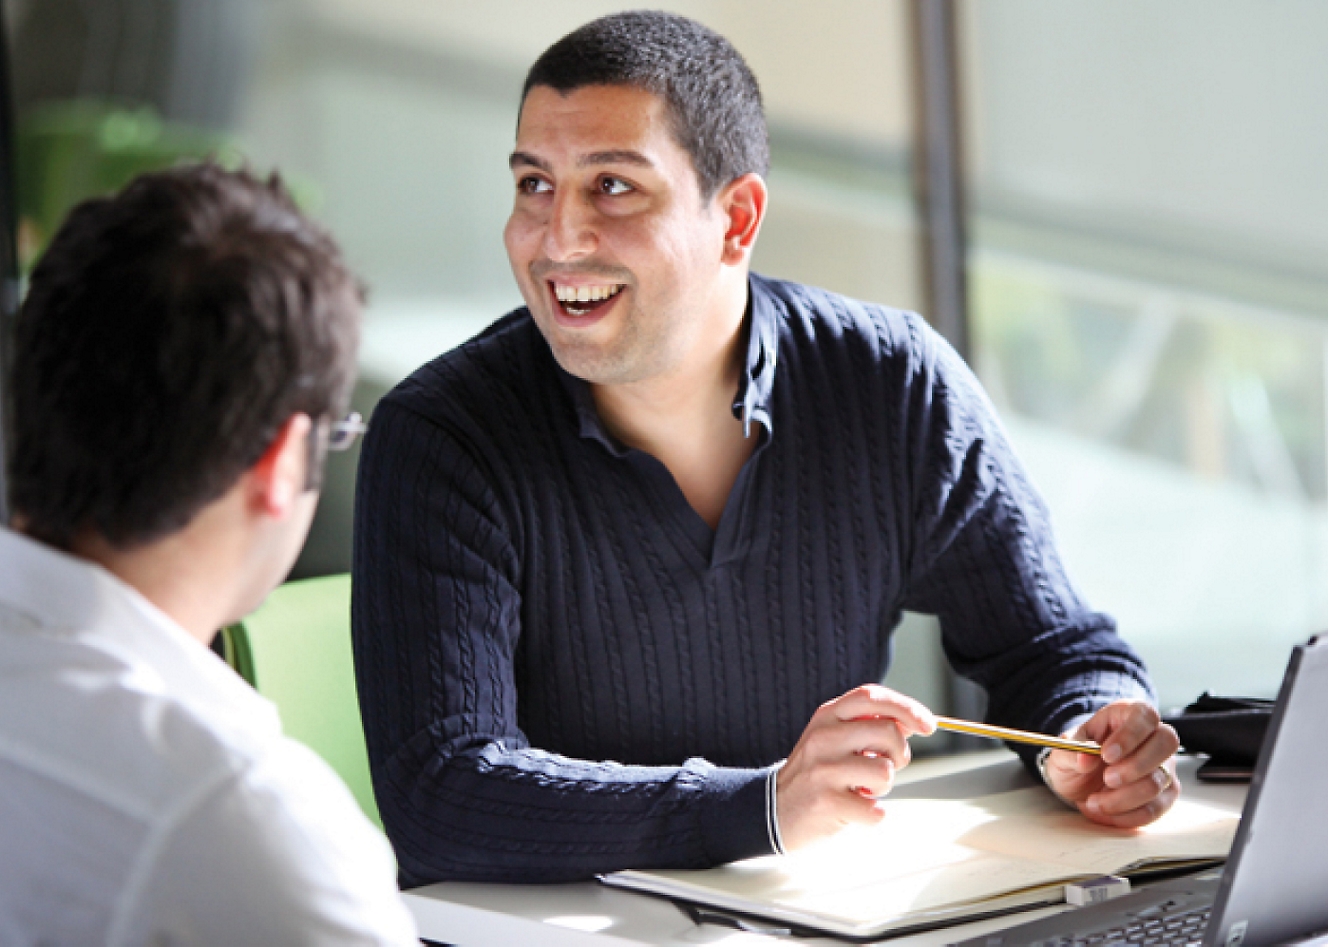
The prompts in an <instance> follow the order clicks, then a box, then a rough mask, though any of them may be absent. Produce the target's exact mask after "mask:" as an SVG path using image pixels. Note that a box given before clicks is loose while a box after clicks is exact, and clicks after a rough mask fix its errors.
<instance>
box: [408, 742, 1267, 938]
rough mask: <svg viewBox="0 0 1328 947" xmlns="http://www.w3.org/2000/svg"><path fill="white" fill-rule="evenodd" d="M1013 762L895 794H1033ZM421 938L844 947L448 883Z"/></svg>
mask: <svg viewBox="0 0 1328 947" xmlns="http://www.w3.org/2000/svg"><path fill="white" fill-rule="evenodd" d="M1197 767H1198V763H1197V762H1196V761H1195V760H1193V759H1185V758H1182V759H1181V760H1180V767H1179V772H1180V776H1181V783H1182V785H1183V787H1184V790H1183V791H1184V793H1185V795H1186V796H1187V797H1188V798H1191V799H1196V800H1201V801H1204V802H1207V803H1210V804H1213V805H1218V806H1222V807H1224V808H1229V809H1231V810H1232V811H1233V812H1239V811H1240V809H1241V806H1242V805H1243V804H1244V800H1245V789H1246V787H1245V786H1242V785H1236V786H1232V785H1212V784H1205V783H1200V782H1198V781H1197V780H1195V779H1194V771H1195V769H1197ZM1035 784H1036V783H1035V781H1034V780H1033V779H1032V777H1030V776H1029V775H1028V774H1027V773H1026V772H1025V771H1024V769H1023V767H1022V766H1021V765H1020V763H1019V761H1018V759H1017V758H1016V757H1015V756H1014V754H1013V753H1010V752H1008V751H1006V750H996V751H993V752H989V753H974V754H967V755H964V756H952V757H941V758H934V759H929V760H921V761H919V762H917V763H914V764H913V765H912V766H909V767H908V768H907V769H905V770H904V771H903V772H902V773H900V774H899V779H898V781H897V782H896V784H895V789H894V790H893V793H892V795H896V796H900V797H906V796H931V797H940V798H966V797H970V796H978V795H983V794H986V793H992V792H1000V791H1002V790H1004V789H1017V788H1020V787H1023V786H1032V785H1035ZM405 899H406V904H407V905H408V906H409V908H410V910H411V912H412V913H413V914H414V915H415V920H416V923H418V924H419V929H420V935H421V936H422V937H424V938H426V939H428V940H431V941H437V942H439V943H444V944H456V945H459V947H479V945H490V944H514V945H516V944H520V945H525V944H532V945H534V944H538V945H541V947H546V945H547V947H574V945H576V947H626V945H634V947H641V945H649V947H665V945H668V947H672V945H678V947H683V945H696V944H722V945H724V947H756V945H762V947H771V945H774V944H805V945H808V947H828V945H832V944H838V945H841V947H842V945H843V944H845V943H846V942H845V941H842V940H837V939H835V938H832V937H825V938H792V939H790V938H787V937H776V936H768V935H764V934H754V933H750V932H745V931H738V930H734V929H733V928H730V927H723V926H718V925H710V924H702V925H698V924H695V923H693V922H692V921H691V919H689V918H688V917H687V916H686V915H685V914H683V913H682V911H680V910H679V909H678V908H677V907H676V906H674V905H673V904H672V903H670V902H668V901H665V900H663V899H661V898H655V897H651V896H649V895H644V894H636V893H633V892H630V891H623V890H619V889H614V888H608V887H605V886H604V885H601V884H598V883H596V882H591V881H588V882H581V883H577V884H565V885H491V884H471V883H463V882H444V883H442V884H436V885H428V886H426V887H423V888H416V889H414V890H413V891H408V892H406V894H405ZM1063 910H1066V908H1065V906H1063V905H1062V906H1058V907H1050V908H1041V909H1039V910H1036V911H1025V912H1021V913H1019V914H1012V915H1009V916H1007V917H1003V918H995V919H992V920H987V921H977V922H974V923H971V924H962V925H957V926H955V927H948V928H944V929H942V930H937V931H927V932H925V933H921V934H912V935H909V936H906V937H895V938H890V939H889V940H888V941H880V943H890V944H892V945H896V947H936V945H942V944H950V943H954V942H955V941H959V940H963V939H965V938H968V937H973V936H975V935H978V934H983V933H986V932H988V931H993V930H1000V929H1001V928H1003V927H1009V926H1011V925H1014V924H1020V923H1023V922H1024V921H1029V920H1033V919H1035V918H1039V917H1045V916H1047V915H1049V914H1054V913H1056V912H1057V911H1063Z"/></svg>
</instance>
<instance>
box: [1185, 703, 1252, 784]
mask: <svg viewBox="0 0 1328 947" xmlns="http://www.w3.org/2000/svg"><path fill="white" fill-rule="evenodd" d="M1272 717H1273V701H1271V700H1263V699H1261V698H1258V697H1214V696H1212V695H1211V694H1209V693H1208V692H1207V691H1204V693H1203V694H1202V695H1201V696H1200V697H1199V699H1198V700H1196V701H1195V702H1194V703H1192V704H1190V705H1189V706H1188V707H1186V708H1185V709H1184V710H1183V711H1182V712H1181V713H1179V714H1175V715H1173V716H1169V717H1164V718H1163V720H1164V722H1166V723H1169V724H1170V725H1171V726H1172V727H1174V728H1175V730H1176V734H1177V735H1178V736H1179V737H1180V745H1181V746H1182V747H1183V748H1184V749H1185V750H1186V751H1187V752H1190V753H1206V754H1208V762H1206V763H1204V765H1203V766H1201V767H1200V768H1199V772H1198V777H1199V778H1200V779H1202V780H1205V781H1223V782H1226V781H1233V782H1247V781H1249V779H1250V777H1251V776H1253V775H1254V764H1255V763H1256V762H1257V761H1258V759H1259V748H1260V747H1261V746H1262V745H1263V735H1264V734H1265V733H1266V732H1267V731H1268V722H1269V721H1270V720H1271V719H1272Z"/></svg>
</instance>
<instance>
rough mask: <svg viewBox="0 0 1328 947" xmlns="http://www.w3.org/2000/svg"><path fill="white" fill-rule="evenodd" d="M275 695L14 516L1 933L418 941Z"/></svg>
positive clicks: (4, 711)
mask: <svg viewBox="0 0 1328 947" xmlns="http://www.w3.org/2000/svg"><path fill="white" fill-rule="evenodd" d="M395 874H396V867H395V864H394V862H393V858H392V852H391V849H390V847H389V846H388V844H387V841H386V840H385V839H384V838H383V837H382V835H381V834H380V833H378V832H377V831H376V830H375V829H374V828H373V826H372V825H371V824H370V823H369V822H368V820H367V819H366V818H365V817H364V815H363V814H362V813H361V812H360V810H359V808H358V806H357V805H356V804H355V801H354V798H353V797H352V796H351V794H350V791H349V790H348V789H347V788H346V787H345V785H344V784H343V783H342V782H341V781H340V780H339V779H338V778H337V777H336V775H335V774H334V773H333V772H332V770H331V769H330V768H329V767H328V766H327V765H326V764H325V763H324V762H323V761H322V760H321V759H320V758H319V757H318V756H317V755H316V754H314V753H313V752H312V751H311V750H309V749H307V748H306V747H304V746H303V745H302V744H299V743H296V742H295V741H293V740H290V739H288V738H286V737H284V736H283V735H282V732H281V723H280V721H279V720H278V717H277V712H276V708H275V707H274V706H273V705H272V704H271V703H270V702H269V701H267V700H265V699H264V698H263V697H261V696H259V695H258V694H257V693H255V692H254V690H253V689H252V688H251V687H249V685H248V684H246V683H245V682H244V681H243V680H241V679H240V677H239V676H237V675H236V674H235V673H234V672H233V671H231V669H230V668H228V667H226V665H225V664H224V663H223V662H222V661H221V660H220V659H219V658H217V656H216V655H215V654H213V653H212V652H211V651H209V650H208V649H207V648H206V647H204V646H203V645H202V644H200V643H199V642H197V641H196V640H194V639H193V638H191V637H190V636H189V635H188V634H187V633H186V632H185V631H184V630H183V629H182V628H180V626H179V625H177V624H176V623H175V622H173V621H172V620H171V619H170V618H168V617H167V616H166V615H165V614H164V613H163V612H161V611H160V610H159V609H157V608H156V607H155V606H153V605H152V604H151V603H150V602H148V601H147V600H146V599H145V598H143V596H141V595H140V594H138V593H137V592H136V591H135V590H134V589H132V588H130V587H129V586H128V585H126V584H125V583H123V582H121V581H120V580H118V579H117V578H115V577H114V576H112V575H111V574H110V573H108V572H106V571H105V570H103V569H101V568H99V567H97V566H95V565H92V564H90V563H87V562H85V561H83V560H81V559H77V558H75V557H72V556H68V555H65V554H63V553H60V552H57V551H55V550H53V549H51V548H49V547H47V546H44V545H42V544H40V543H37V542H34V541H33V540H31V539H28V538H27V537H24V536H21V535H19V534H17V533H14V532H11V531H9V530H5V529H0V944H35V943H41V944H79V945H91V944H106V945H121V944H125V945H131V944H132V945H138V944H154V945H155V944H171V945H193V944H218V945H225V947H244V945H251V944H252V945H295V944H418V940H417V939H416V936H415V930H414V923H413V921H412V920H411V918H410V916H409V914H408V912H407V910H406V908H405V906H404V905H403V904H402V901H401V898H400V895H399V893H398V892H397V890H396V883H395Z"/></svg>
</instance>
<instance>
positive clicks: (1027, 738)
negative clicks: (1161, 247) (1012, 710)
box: [936, 717, 1102, 756]
mask: <svg viewBox="0 0 1328 947" xmlns="http://www.w3.org/2000/svg"><path fill="white" fill-rule="evenodd" d="M936 728H937V729H938V730H949V731H950V732H952V733H967V734H969V735H971V736H975V737H988V738H990V739H992V740H1010V741H1011V742H1013V743H1031V744H1033V745H1034V746H1049V747H1051V748H1052V749H1054V750H1069V751H1071V752H1072V753H1087V754H1089V755H1091V756H1101V755H1102V747H1100V746H1099V745H1098V744H1096V743H1090V742H1088V741H1086V740H1067V739H1065V738H1064V737H1049V736H1047V735H1046V734H1043V733H1029V732H1028V731H1027V730H1012V729H1011V728H1009V727H994V726H992V725H991V724H989V723H971V722H969V721H967V720H956V719H955V718H954V717H937V718H936Z"/></svg>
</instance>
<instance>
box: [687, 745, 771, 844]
mask: <svg viewBox="0 0 1328 947" xmlns="http://www.w3.org/2000/svg"><path fill="white" fill-rule="evenodd" d="M773 772H774V770H773V769H771V768H770V767H766V768H765V769H729V768H721V767H716V768H715V769H712V770H711V771H710V772H709V773H708V774H707V775H706V781H705V801H704V802H703V803H702V805H701V810H700V824H701V839H702V844H703V845H704V846H705V851H706V855H707V856H708V858H709V859H710V862H711V864H715V865H722V864H724V863H726V862H731V861H737V860H739V859H741V858H754V857H756V856H757V855H771V854H774V853H775V852H776V851H777V849H776V848H775V847H774V844H773V841H772V837H771V833H770V808H769V802H768V794H769V792H770V785H771V783H772V780H771V778H770V777H771V774H772V773H773Z"/></svg>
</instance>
